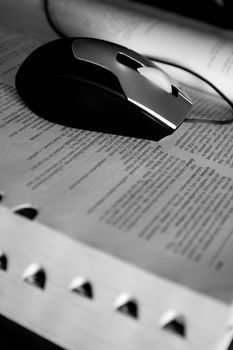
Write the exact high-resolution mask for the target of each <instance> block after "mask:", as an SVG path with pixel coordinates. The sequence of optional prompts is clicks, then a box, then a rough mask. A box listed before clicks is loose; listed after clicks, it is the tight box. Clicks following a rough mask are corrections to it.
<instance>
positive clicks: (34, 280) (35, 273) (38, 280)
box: [23, 263, 46, 289]
mask: <svg viewBox="0 0 233 350" xmlns="http://www.w3.org/2000/svg"><path fill="white" fill-rule="evenodd" d="M23 280H24V281H25V282H27V283H29V284H31V285H34V286H36V287H38V288H41V289H44V288H45V282H46V273H45V270H44V269H43V268H42V267H40V266H39V265H38V264H36V263H35V264H31V265H30V266H28V268H27V269H26V270H25V272H24V274H23Z"/></svg>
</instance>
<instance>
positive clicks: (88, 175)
mask: <svg viewBox="0 0 233 350" xmlns="http://www.w3.org/2000/svg"><path fill="white" fill-rule="evenodd" d="M50 11H51V15H52V16H53V19H54V23H56V25H57V26H59V28H60V30H61V31H64V32H65V33H66V35H70V36H91V37H93V36H95V37H98V38H103V39H107V40H111V41H116V42H118V43H120V44H123V45H125V46H128V47H130V48H133V49H136V50H138V51H139V52H140V53H143V54H147V55H150V56H160V57H163V58H164V57H167V58H168V59H172V60H174V61H180V62H181V63H182V64H185V65H189V66H190V67H191V68H193V69H195V70H197V71H198V72H199V73H200V74H203V75H204V76H205V77H206V78H208V79H210V80H211V81H212V82H213V83H215V84H216V85H217V86H218V87H219V88H220V89H222V90H223V92H224V93H225V94H227V96H228V97H229V98H231V99H233V94H232V90H231V80H232V77H233V70H232V52H233V44H232V42H231V40H230V39H229V37H230V35H231V33H229V32H222V31H220V30H218V29H217V28H214V27H211V28H209V27H208V28H207V27H205V26H204V25H203V27H202V26H201V30H200V29H199V30H198V29H197V28H196V27H195V24H194V23H190V26H188V23H186V21H185V19H183V18H179V20H180V21H179V24H177V22H176V21H175V20H174V18H171V16H170V15H169V16H168V18H166V14H165V13H164V12H162V11H157V10H155V9H151V8H149V7H144V6H141V5H138V6H137V7H134V6H132V4H131V2H130V1H128V2H122V4H121V3H120V2H118V1H115V2H114V1H111V2H110V1H84V0H80V1H78V0H77V1H71V0H70V1H67V0H66V1H65V0H52V1H50ZM0 14H1V15H0V20H1V27H0V45H1V51H0V163H1V170H0V175H1V176H0V193H1V204H2V205H1V208H0V221H1V226H0V249H1V252H0V266H1V270H0V294H1V298H0V314H2V315H3V316H6V317H7V318H9V319H11V320H13V321H15V322H17V323H20V324H21V325H22V326H24V327H26V328H28V329H29V330H31V331H33V332H35V333H38V334H39V335H41V336H43V337H45V338H47V339H49V340H50V341H52V342H54V343H55V344H57V345H59V346H61V347H64V348H65V349H80V350H87V349H88V350H89V349H101V350H107V349H119V348H122V349H125V350H129V349H134V350H135V349H136V350H139V349H140V350H141V349H142V348H145V349H154V348H157V349H192V350H194V349H195V350H196V349H203V350H204V349H205V350H209V349H226V348H227V346H228V345H229V343H230V342H231V338H232V335H233V316H232V300H233V280H232V268H233V255H232V250H233V228H232V226H233V225H232V224H233V194H232V190H233V170H232V169H233V139H232V133H233V125H232V124H229V125H221V126H220V125H216V124H203V123H201V122H198V121H196V122H192V123H183V124H182V125H181V126H180V127H179V129H178V130H177V131H176V132H175V133H174V134H173V135H171V136H169V137H167V138H165V139H163V140H161V141H160V142H152V141H148V140H141V139H136V138H127V137H122V136H116V135H109V134H102V133H96V132H89V131H85V130H77V129H72V128H68V127H64V126H60V125H55V124H52V123H49V122H47V121H45V120H42V119H40V118H39V117H38V116H36V115H35V114H33V113H32V112H31V111H30V110H28V109H27V108H26V107H25V106H24V104H23V102H22V101H21V100H20V98H19V96H18V94H17V92H16V90H15V86H14V77H15V74H16V72H17V69H18V67H19V66H20V64H21V63H22V61H23V60H24V58H25V57H26V56H27V55H28V54H29V53H30V52H32V50H34V49H35V48H36V47H38V46H39V45H41V44H42V43H44V42H47V41H49V40H53V39H55V38H56V37H57V36H56V35H55V34H54V33H53V31H52V30H51V28H49V26H48V24H47V22H46V19H45V16H44V12H43V6H42V3H41V1H39V0H33V1H32V0H30V1H29V0H28V1H27V0H21V1H20V2H19V1H16V0H5V1H2V2H1V4H0ZM163 69H165V67H163ZM174 74H176V73H175V72H174ZM177 77H178V75H177ZM179 77H180V83H181V84H182V83H183V84H184V83H185V88H186V89H187V91H188V93H189V94H190V96H191V97H192V99H193V108H192V111H191V114H190V116H189V117H191V118H198V119H201V118H203V119H207V118H210V119H217V120H219V119H226V118H232V111H231V110H230V108H229V107H228V106H227V105H226V104H225V103H224V102H223V101H222V100H221V99H220V98H219V97H218V96H216V94H214V93H212V92H210V91H209V89H207V90H206V89H205V86H203V83H202V82H200V81H196V80H195V81H193V80H191V79H190V77H187V76H186V75H184V74H182V75H181V74H180V72H179ZM184 79H185V81H184ZM15 213H18V214H22V215H25V216H28V217H29V218H30V219H31V220H28V219H27V218H24V217H21V216H20V215H16V214H15Z"/></svg>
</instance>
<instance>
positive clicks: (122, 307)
mask: <svg viewBox="0 0 233 350" xmlns="http://www.w3.org/2000/svg"><path fill="white" fill-rule="evenodd" d="M115 309H116V310H117V311H119V312H121V313H123V314H124V315H128V316H130V317H133V318H138V313H139V312H138V303H137V301H136V300H135V299H133V298H131V297H130V296H129V295H128V294H122V295H120V296H119V297H118V298H117V300H116V302H115Z"/></svg>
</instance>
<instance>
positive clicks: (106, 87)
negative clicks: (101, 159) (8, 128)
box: [15, 38, 191, 140]
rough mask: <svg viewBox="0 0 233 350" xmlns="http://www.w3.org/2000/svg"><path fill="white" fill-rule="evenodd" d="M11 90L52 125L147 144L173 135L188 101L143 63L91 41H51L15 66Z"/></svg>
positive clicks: (129, 53)
mask: <svg viewBox="0 0 233 350" xmlns="http://www.w3.org/2000/svg"><path fill="white" fill-rule="evenodd" d="M15 84H16V88H17V91H18V93H19V95H20V96H21V98H22V99H23V101H24V102H25V103H26V105H27V106H28V107H29V108H30V109H31V110H32V111H33V112H35V113H36V114H38V115H39V116H41V117H42V118H45V119H47V120H49V121H51V122H55V123H58V124H61V125H65V126H71V127H75V128H79V129H86V130H94V131H100V132H106V133H111V134H119V135H125V136H133V137H139V138H145V139H151V140H160V139H161V138H163V137H165V136H167V135H169V134H171V133H172V132H174V131H175V130H176V129H177V127H178V126H179V125H180V124H181V123H182V122H183V120H184V119H185V118H186V116H187V113H188V112H189V110H190V108H191V102H190V100H189V98H188V97H187V96H186V95H185V94H184V92H181V91H180V90H179V88H177V87H176V86H175V85H174V83H171V80H170V78H169V77H168V76H167V75H166V74H165V73H164V72H163V71H162V70H161V69H159V68H158V67H157V66H156V65H155V64H154V63H152V62H151V61H150V60H148V59H147V58H146V57H144V56H142V55H140V54H138V53H136V52H134V51H132V50H129V49H127V48H125V47H123V46H120V45H117V44H114V43H111V42H107V41H103V40H98V39H90V38H66V39H58V40H54V41H51V42H49V43H47V44H45V45H42V46H41V47H39V48H38V49H36V50H35V51H34V52H32V53H31V54H30V55H29V56H28V57H27V58H26V60H25V61H24V62H23V63H22V65H21V66H20V68H19V70H18V72H17V74H16V80H15Z"/></svg>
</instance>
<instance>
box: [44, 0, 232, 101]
mask: <svg viewBox="0 0 233 350" xmlns="http://www.w3.org/2000/svg"><path fill="white" fill-rule="evenodd" d="M49 3H50V11H51V17H52V19H53V20H54V23H55V24H56V26H57V28H58V29H59V30H61V31H63V33H65V34H66V35H68V36H87V37H97V38H102V39H105V40H110V41H113V42H117V43H120V44H122V45H125V46H127V47H130V48H132V49H134V50H136V51H138V52H140V53H142V54H144V55H148V56H150V57H157V58H160V59H165V60H168V61H171V62H175V63H179V64H181V65H184V66H185V67H187V68H189V69H192V70H194V71H195V72H197V73H199V74H201V75H203V76H204V77H205V78H206V79H209V80H210V81H211V82H212V83H213V84H215V85H216V86H217V87H218V88H219V89H220V90H221V91H222V92H224V93H225V94H226V95H227V96H228V97H229V98H230V99H233V93H232V88H231V82H232V79H233V65H232V62H233V44H232V33H231V36H230V34H229V33H228V32H224V31H222V30H219V29H217V28H213V27H207V26H204V25H203V24H201V23H199V22H198V24H195V22H194V21H192V20H190V21H187V19H186V20H185V19H184V18H181V17H179V16H175V15H174V16H172V15H171V14H170V15H169V14H166V12H163V11H159V10H158V9H155V8H154V7H150V6H148V5H142V4H136V3H135V2H133V3H132V2H131V1H118V0H117V1H116V0H111V1H106V0H102V1H98V0H92V1H88V0H70V1H68V2H67V1H66V0H51V1H50V2H49ZM163 68H164V69H165V70H167V71H168V72H170V69H169V70H168V68H167V66H164V67H163ZM172 73H173V74H174V75H175V77H176V78H178V79H179V80H181V79H182V81H183V82H186V83H188V84H189V85H192V86H195V87H198V88H199V89H202V90H203V89H204V90H207V91H211V90H210V89H209V88H208V86H207V85H206V84H204V83H203V82H202V81H200V80H197V79H194V78H193V76H192V75H187V74H184V73H183V72H182V71H179V70H177V69H176V70H175V71H174V70H172Z"/></svg>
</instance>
